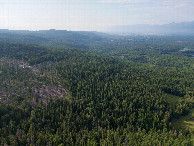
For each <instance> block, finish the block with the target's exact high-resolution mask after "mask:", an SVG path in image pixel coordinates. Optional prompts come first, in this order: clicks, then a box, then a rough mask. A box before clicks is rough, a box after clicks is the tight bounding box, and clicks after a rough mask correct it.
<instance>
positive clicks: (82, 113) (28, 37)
mask: <svg viewBox="0 0 194 146" xmlns="http://www.w3.org/2000/svg"><path fill="white" fill-rule="evenodd" d="M193 107H194V37H192V36H190V37H187V36H162V35H161V36H152V35H148V36H146V35H132V36H117V35H107V34H103V33H98V32H71V31H57V30H50V31H35V32H30V31H0V145H61V146H62V145H150V146H153V145H174V146H177V145H188V146H190V145H193V143H194V121H193V120H194V111H193Z"/></svg>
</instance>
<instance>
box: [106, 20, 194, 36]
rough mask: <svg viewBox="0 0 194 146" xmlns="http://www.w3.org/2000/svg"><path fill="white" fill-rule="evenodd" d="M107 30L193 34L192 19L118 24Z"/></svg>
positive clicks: (116, 31) (193, 22)
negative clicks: (189, 20)
mask: <svg viewBox="0 0 194 146" xmlns="http://www.w3.org/2000/svg"><path fill="white" fill-rule="evenodd" d="M108 31H109V32H112V33H128V34H156V35H158V34H160V35H194V21H192V22H182V23H170V24H163V25H144V24H139V25H119V26H114V27H112V28H110V29H108Z"/></svg>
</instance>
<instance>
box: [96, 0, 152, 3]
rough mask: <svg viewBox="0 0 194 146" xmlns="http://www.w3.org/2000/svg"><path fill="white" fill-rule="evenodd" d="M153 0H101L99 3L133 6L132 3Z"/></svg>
mask: <svg viewBox="0 0 194 146" xmlns="http://www.w3.org/2000/svg"><path fill="white" fill-rule="evenodd" d="M150 1H151V0H101V1H98V2H99V3H105V4H111V3H112V4H113V3H115V4H132V3H145V2H150Z"/></svg>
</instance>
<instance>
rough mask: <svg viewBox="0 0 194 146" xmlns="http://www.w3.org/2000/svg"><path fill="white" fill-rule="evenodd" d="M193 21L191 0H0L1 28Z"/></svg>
mask: <svg viewBox="0 0 194 146" xmlns="http://www.w3.org/2000/svg"><path fill="white" fill-rule="evenodd" d="M189 21H194V0H0V29H12V30H46V29H59V30H75V31H77V30H85V31H86V30H87V31H93V30H96V31H103V30H106V29H107V28H109V27H112V26H115V25H133V24H152V25H153V24H167V23H172V22H177V23H178V22H189Z"/></svg>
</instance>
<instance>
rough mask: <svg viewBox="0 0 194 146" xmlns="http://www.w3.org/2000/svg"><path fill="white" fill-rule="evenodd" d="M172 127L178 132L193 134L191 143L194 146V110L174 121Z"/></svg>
mask: <svg viewBox="0 0 194 146" xmlns="http://www.w3.org/2000/svg"><path fill="white" fill-rule="evenodd" d="M172 127H174V129H176V130H184V131H189V132H190V133H191V141H192V143H193V144H194V109H192V110H191V111H190V113H189V114H188V115H186V116H182V117H181V118H180V119H178V120H175V121H173V122H172Z"/></svg>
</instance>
